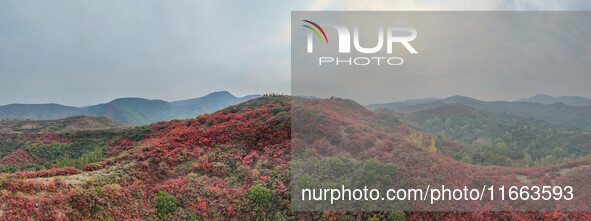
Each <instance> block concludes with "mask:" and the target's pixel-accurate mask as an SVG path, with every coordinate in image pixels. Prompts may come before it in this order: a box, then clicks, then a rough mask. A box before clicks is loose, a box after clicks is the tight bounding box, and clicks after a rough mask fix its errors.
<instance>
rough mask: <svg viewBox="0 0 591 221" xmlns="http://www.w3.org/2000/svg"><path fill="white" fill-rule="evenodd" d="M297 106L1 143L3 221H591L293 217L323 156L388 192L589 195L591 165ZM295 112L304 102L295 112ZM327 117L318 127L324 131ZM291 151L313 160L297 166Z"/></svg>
mask: <svg viewBox="0 0 591 221" xmlns="http://www.w3.org/2000/svg"><path fill="white" fill-rule="evenodd" d="M291 101H292V102H290V98H289V97H286V96H267V97H262V98H258V99H254V100H250V101H247V102H245V103H242V104H239V105H236V106H231V107H228V108H226V109H224V110H221V111H218V112H216V113H214V114H209V115H202V116H199V117H197V118H195V119H190V120H182V121H179V120H173V121H169V122H160V123H155V124H151V125H149V126H143V127H136V128H130V129H124V130H109V131H81V132H73V133H59V134H46V135H30V136H27V137H18V136H7V137H5V138H4V139H3V143H2V145H3V147H4V146H5V147H7V148H6V149H7V150H10V151H8V152H7V153H2V155H0V156H2V161H0V162H1V163H0V165H1V166H0V169H2V171H3V172H5V173H3V174H1V175H0V218H1V219H3V220H30V219H35V220H104V219H115V220H137V219H142V220H157V219H168V220H195V219H198V220H259V219H267V220H312V219H328V220H337V219H339V220H368V219H373V218H377V219H388V220H399V219H404V218H406V219H410V220H430V219H449V220H458V219H466V220H467V219H474V220H484V219H499V218H500V219H522V220H527V219H560V218H567V219H589V218H591V215H590V214H588V213H584V212H399V211H398V212H396V211H394V212H297V211H292V210H291V208H292V207H291V206H292V205H291V203H292V199H291V196H292V192H291V191H292V188H291V186H292V182H291V181H292V177H293V178H294V180H296V181H295V182H298V180H300V178H301V177H302V176H304V174H306V173H316V172H322V171H318V170H317V171H308V170H303V169H302V168H305V167H304V166H302V165H298V164H301V163H303V162H312V161H307V160H310V159H312V158H315V159H318V160H317V161H316V162H318V164H310V163H309V164H308V165H312V166H314V165H315V166H319V165H321V164H322V163H324V161H323V159H331V160H333V159H338V160H341V161H344V162H348V163H350V165H352V166H355V167H360V168H362V167H363V165H364V163H366V162H368V161H371V160H372V159H377V160H378V161H379V162H380V163H383V164H387V165H391V166H393V167H394V168H395V170H396V173H395V174H391V175H392V176H391V177H390V179H389V180H383V181H380V182H383V183H385V185H397V184H400V183H401V182H405V183H407V184H409V183H410V184H413V185H419V186H420V185H425V184H426V183H430V184H432V185H434V184H439V183H445V184H446V185H447V184H449V185H456V186H461V185H470V184H472V183H471V182H475V181H478V182H483V183H490V184H496V183H504V184H519V185H533V184H536V182H539V183H547V182H552V183H555V184H569V185H574V184H576V185H577V186H576V188H581V189H583V188H586V189H590V187H591V186H590V183H589V178H588V177H589V176H588V175H589V174H591V171H589V170H590V169H591V167H589V166H588V165H590V164H591V163H590V162H589V160H588V159H586V158H585V159H581V160H578V161H575V162H570V163H566V164H560V165H554V166H551V167H543V168H534V169H525V168H519V169H518V168H507V167H485V166H479V165H471V164H465V163H462V162H459V161H456V160H453V159H452V158H451V157H449V156H448V154H447V153H449V152H452V151H455V150H461V149H462V148H463V147H462V145H461V144H459V143H456V142H453V141H449V140H445V139H441V138H436V136H434V135H430V134H426V133H421V132H417V131H415V130H413V129H411V128H408V127H406V126H404V125H402V124H400V122H399V121H398V120H397V116H396V115H395V114H393V113H380V114H377V113H374V112H372V111H369V110H367V109H365V108H364V107H362V106H360V105H359V104H357V103H355V102H353V101H350V100H344V99H325V100H301V99H295V98H294V99H293V100H291ZM297 105H302V106H298V107H301V108H294V106H297ZM308 107H312V108H308ZM294 110H298V111H294ZM294 117H297V118H298V119H310V121H309V122H308V123H309V124H306V121H297V122H296V124H294V125H292V118H294ZM319 119H320V120H322V123H321V124H317V122H318V120H319ZM292 126H293V127H294V128H296V129H295V130H298V131H301V128H300V129H298V127H303V128H306V130H305V131H308V132H309V134H305V135H306V136H301V135H302V134H293V137H294V139H293V140H292ZM432 143H434V145H435V146H436V148H435V149H433V148H431V146H430V144H432ZM292 145H293V146H292ZM337 146H338V147H339V148H337ZM292 154H293V155H294V156H297V157H298V158H297V159H304V160H306V161H300V162H298V161H297V160H296V161H292ZM376 156H378V157H377V158H376ZM300 157H301V158H300ZM346 159H352V160H350V161H347V160H346ZM290 164H295V165H290ZM292 166H295V167H293V168H296V169H293V168H292ZM318 168H320V167H318ZM324 172H326V171H324ZM331 172H335V171H332V169H331ZM341 173H344V172H341ZM335 174H338V173H335ZM332 178H334V177H332ZM474 178H476V179H474ZM329 180H330V179H329ZM524 180H527V181H524ZM390 181H392V182H390ZM449 181H451V183H448V182H449ZM318 182H323V180H322V179H320V180H318ZM524 182H526V183H524ZM528 182H529V183H528ZM580 194H583V192H581V193H580ZM580 197H583V198H587V197H588V195H587V196H583V195H580ZM507 206H512V205H507ZM561 206H563V208H565V207H572V206H576V205H572V204H568V203H565V204H564V205H561ZM559 210H560V208H559Z"/></svg>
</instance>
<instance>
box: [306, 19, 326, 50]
mask: <svg viewBox="0 0 591 221" xmlns="http://www.w3.org/2000/svg"><path fill="white" fill-rule="evenodd" d="M302 21H304V22H306V23H309V24H311V25H313V26H314V27H316V28H317V29H318V30H319V31H320V32H321V33H322V35H324V40H326V44H328V38H327V37H326V33H324V30H322V28H321V27H320V25H318V24H316V23H314V22H311V21H308V20H302ZM302 26H304V27H306V28H308V29H310V30H312V31H313V32H314V33H316V35H317V36H318V39H320V42H323V41H322V37H321V36H320V33H318V31H317V30H316V29H314V28H312V27H310V26H308V25H302Z"/></svg>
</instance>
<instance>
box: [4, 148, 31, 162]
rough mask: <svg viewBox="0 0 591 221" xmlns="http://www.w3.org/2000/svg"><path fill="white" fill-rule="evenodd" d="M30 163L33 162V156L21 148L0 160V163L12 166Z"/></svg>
mask: <svg viewBox="0 0 591 221" xmlns="http://www.w3.org/2000/svg"><path fill="white" fill-rule="evenodd" d="M30 163H33V158H31V155H29V153H27V151H24V150H23V149H19V150H17V151H14V152H12V153H11V154H10V155H8V156H6V157H4V159H2V161H0V165H12V166H24V165H27V164H30Z"/></svg>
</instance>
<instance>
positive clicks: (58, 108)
mask: <svg viewBox="0 0 591 221" xmlns="http://www.w3.org/2000/svg"><path fill="white" fill-rule="evenodd" d="M259 96H260V95H249V96H245V97H235V96H234V95H232V94H230V93H229V92H227V91H220V92H214V93H211V94H208V95H206V96H204V97H200V98H195V99H189V100H182V101H174V102H167V101H162V100H148V99H143V98H119V99H115V100H113V101H111V102H109V103H105V104H98V105H92V106H86V107H71V106H63V105H59V104H10V105H5V106H0V119H4V120H15V119H16V120H27V119H29V120H54V119H61V118H66V117H70V116H76V115H89V116H105V117H108V118H110V119H113V120H116V121H118V122H121V123H125V124H129V125H134V126H138V125H147V124H150V123H155V122H159V121H167V120H172V119H188V118H194V117H195V116H197V115H200V114H205V113H211V112H214V111H217V110H219V109H221V108H224V107H227V106H229V105H233V104H238V103H241V102H243V101H246V100H249V99H252V98H256V97H259Z"/></svg>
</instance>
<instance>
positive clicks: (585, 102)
mask: <svg viewBox="0 0 591 221" xmlns="http://www.w3.org/2000/svg"><path fill="white" fill-rule="evenodd" d="M517 101H520V102H533V103H540V104H554V103H563V104H566V105H571V106H591V99H589V98H585V97H579V96H561V97H553V96H550V95H546V94H538V95H536V96H533V97H529V98H523V99H519V100H517Z"/></svg>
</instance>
